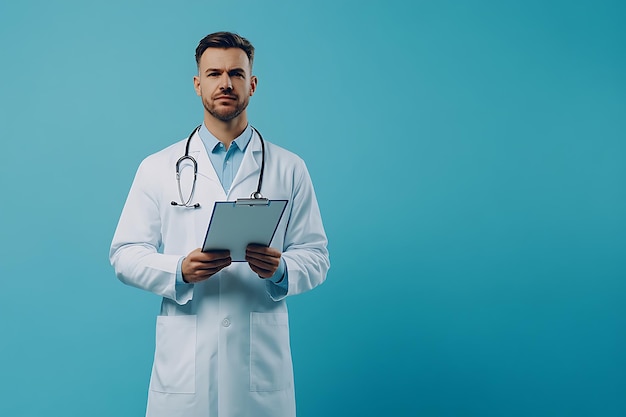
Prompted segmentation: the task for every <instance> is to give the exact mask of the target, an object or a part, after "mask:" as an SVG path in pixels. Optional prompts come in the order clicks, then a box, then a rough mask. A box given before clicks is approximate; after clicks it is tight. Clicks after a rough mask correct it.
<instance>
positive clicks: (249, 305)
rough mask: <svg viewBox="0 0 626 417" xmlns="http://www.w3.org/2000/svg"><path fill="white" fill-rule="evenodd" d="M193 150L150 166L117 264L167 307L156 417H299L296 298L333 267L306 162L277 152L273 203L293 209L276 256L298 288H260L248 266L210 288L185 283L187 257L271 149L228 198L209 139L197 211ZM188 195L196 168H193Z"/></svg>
mask: <svg viewBox="0 0 626 417" xmlns="http://www.w3.org/2000/svg"><path fill="white" fill-rule="evenodd" d="M185 144H186V140H183V141H180V142H178V143H176V144H174V145H172V146H170V147H168V148H166V149H164V150H162V151H160V152H158V153H156V154H154V155H151V156H149V157H148V158H146V159H145V160H144V161H143V162H142V163H141V165H140V166H139V169H138V171H137V174H136V176H135V180H134V182H133V184H132V187H131V189H130V192H129V195H128V198H127V200H126V204H125V205H124V209H123V211H122V215H121V217H120V220H119V224H118V226H117V230H116V232H115V236H114V238H113V242H112V245H111V251H110V260H111V264H112V265H113V267H114V268H115V272H116V274H117V276H118V277H119V279H120V280H121V281H123V282H124V283H126V284H129V285H132V286H135V287H138V288H141V289H144V290H147V291H151V292H153V293H155V294H157V295H159V296H161V297H163V300H162V304H161V312H160V315H159V316H158V317H157V321H156V349H155V356H154V363H153V368H152V376H151V379H150V388H149V394H148V406H147V411H146V416H147V417H178V416H180V417H183V416H184V417H196V416H197V417H200V416H202V417H238V416H242V417H243V416H246V417H270V416H271V417H293V416H295V397H294V382H293V371H292V362H291V351H290V345H289V327H288V316H287V305H286V303H285V297H286V296H287V295H293V294H298V293H302V292H305V291H308V290H310V289H312V288H314V287H316V286H317V285H319V284H321V283H322V282H323V281H324V280H325V278H326V272H327V271H328V268H329V266H330V264H329V259H328V251H327V249H326V245H327V240H326V235H325V233H324V228H323V225H322V220H321V217H320V212H319V208H318V205H317V201H316V198H315V193H314V190H313V186H312V184H311V180H310V177H309V174H308V171H307V169H306V166H305V164H304V162H303V161H302V160H301V159H300V158H299V157H297V156H296V155H294V154H293V153H291V152H288V151H286V150H284V149H282V148H280V147H278V146H276V145H273V144H271V143H269V142H267V141H266V142H265V147H266V151H265V152H266V155H265V174H264V180H263V188H262V193H263V194H264V196H265V197H266V198H270V199H286V200H289V203H288V205H287V207H286V209H285V215H284V216H283V218H282V220H281V222H280V224H279V227H278V229H277V231H276V234H275V236H274V239H273V241H272V244H271V246H272V247H275V248H277V249H279V250H281V251H282V252H283V255H282V257H283V259H284V260H285V264H286V267H287V271H288V283H289V285H288V290H287V291H285V290H282V289H281V288H280V287H278V286H277V285H276V284H274V283H272V282H270V281H269V280H263V279H260V278H259V277H258V276H257V275H256V274H255V273H254V272H252V271H251V270H250V268H249V266H248V264H247V263H245V262H243V263H239V262H238V263H233V264H232V265H230V266H229V267H227V268H225V269H223V270H222V271H220V272H219V273H217V274H216V275H214V276H213V277H211V278H209V279H208V280H206V281H204V282H202V283H198V284H195V285H187V284H183V285H177V284H176V267H177V264H178V261H179V259H181V257H182V256H184V255H187V254H188V253H189V252H191V251H192V250H194V249H195V248H198V247H201V246H202V242H203V239H204V236H205V233H206V230H207V226H208V223H209V219H210V217H211V211H212V209H213V203H214V202H215V201H233V200H235V199H237V198H240V197H249V196H250V194H251V193H252V192H253V191H254V190H256V186H257V180H258V176H259V172H260V164H261V142H260V140H259V138H258V135H257V134H256V133H254V135H253V138H252V140H251V141H250V143H249V144H248V147H247V148H246V152H245V156H244V158H243V161H242V163H241V166H240V168H239V172H238V173H237V175H236V177H235V178H234V180H233V184H232V187H231V190H230V192H229V193H228V195H226V194H225V193H224V190H223V188H222V186H221V184H220V181H219V179H218V177H217V174H216V172H215V170H214V168H213V166H212V164H211V162H210V160H209V158H208V155H207V153H206V150H205V148H204V145H203V143H202V141H201V140H200V138H199V137H198V135H197V134H196V135H194V137H193V139H192V141H191V146H190V152H189V153H190V155H191V156H193V157H194V158H195V159H196V160H197V162H198V178H197V184H196V191H195V195H194V198H193V199H192V203H195V202H198V203H200V205H201V207H200V208H198V209H190V208H183V207H175V206H172V205H171V204H170V202H171V201H172V200H176V201H179V200H180V199H179V196H178V188H177V183H176V177H175V168H174V167H175V164H176V161H177V160H178V158H180V157H181V156H182V155H184V153H185ZM181 171H182V172H181V176H182V178H181V182H182V189H183V193H184V194H185V196H186V195H187V193H189V190H191V179H192V172H193V169H192V168H191V165H190V164H189V163H184V164H183V166H182V167H181Z"/></svg>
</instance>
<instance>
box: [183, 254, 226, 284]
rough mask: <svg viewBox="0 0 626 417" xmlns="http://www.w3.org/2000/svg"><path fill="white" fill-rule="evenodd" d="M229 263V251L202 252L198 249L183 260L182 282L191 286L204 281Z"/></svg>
mask: <svg viewBox="0 0 626 417" xmlns="http://www.w3.org/2000/svg"><path fill="white" fill-rule="evenodd" d="M231 262H232V259H231V258H230V251H229V250H219V251H211V252H202V250H201V249H200V248H198V249H196V250H194V251H192V252H191V253H189V255H187V257H186V258H185V259H183V264H182V273H183V281H185V282H188V283H191V284H195V283H196V282H200V281H204V280H206V279H209V278H211V277H212V276H213V275H215V274H216V273H218V272H219V271H221V270H222V269H223V268H226V267H227V266H228V265H230V264H231Z"/></svg>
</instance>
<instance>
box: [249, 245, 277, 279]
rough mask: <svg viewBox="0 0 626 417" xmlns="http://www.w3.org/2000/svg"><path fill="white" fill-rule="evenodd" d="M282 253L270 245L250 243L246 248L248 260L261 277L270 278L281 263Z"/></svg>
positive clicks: (251, 267)
mask: <svg viewBox="0 0 626 417" xmlns="http://www.w3.org/2000/svg"><path fill="white" fill-rule="evenodd" d="M280 256H281V253H280V251H278V250H277V249H274V248H270V247H268V246H262V245H255V244H252V243H251V244H249V245H248V247H247V248H246V261H247V262H248V265H250V269H252V270H253V271H254V272H255V273H256V274H257V275H258V276H259V277H261V278H263V279H265V278H270V277H271V276H272V275H274V273H275V272H276V270H277V269H278V266H279V265H280Z"/></svg>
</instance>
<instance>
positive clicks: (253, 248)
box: [246, 243, 280, 257]
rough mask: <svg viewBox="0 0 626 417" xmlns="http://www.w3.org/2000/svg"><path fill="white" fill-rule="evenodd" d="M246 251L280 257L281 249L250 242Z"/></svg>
mask: <svg viewBox="0 0 626 417" xmlns="http://www.w3.org/2000/svg"><path fill="white" fill-rule="evenodd" d="M246 252H251V253H260V254H263V255H268V256H274V257H276V256H278V257H280V251H279V250H278V249H275V248H272V247H271V246H263V245H258V244H256V243H251V244H249V245H248V246H247V247H246Z"/></svg>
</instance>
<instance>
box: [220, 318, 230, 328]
mask: <svg viewBox="0 0 626 417" xmlns="http://www.w3.org/2000/svg"><path fill="white" fill-rule="evenodd" d="M222 326H224V327H228V326H230V320H228V319H224V320H222Z"/></svg>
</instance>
